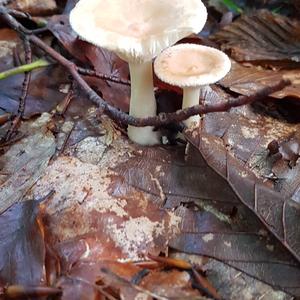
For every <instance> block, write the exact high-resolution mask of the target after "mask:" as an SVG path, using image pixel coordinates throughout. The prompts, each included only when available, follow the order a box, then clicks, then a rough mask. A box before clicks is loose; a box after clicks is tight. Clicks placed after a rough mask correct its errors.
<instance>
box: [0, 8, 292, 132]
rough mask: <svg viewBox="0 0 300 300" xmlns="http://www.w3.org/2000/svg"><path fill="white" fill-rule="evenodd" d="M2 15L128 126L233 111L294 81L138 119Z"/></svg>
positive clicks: (0, 10)
mask: <svg viewBox="0 0 300 300" xmlns="http://www.w3.org/2000/svg"><path fill="white" fill-rule="evenodd" d="M0 16H1V17H2V18H3V19H4V21H5V22H6V23H7V24H8V25H9V26H10V27H11V28H12V29H14V30H16V31H17V32H19V33H21V34H24V35H26V36H27V38H28V40H29V41H30V42H31V43H32V44H34V45H35V46H37V47H39V48H40V49H42V50H43V51H44V52H45V53H47V55H49V56H51V57H52V58H53V59H54V60H56V61H57V62H58V63H59V64H61V65H62V66H64V67H65V68H66V69H67V70H68V72H69V73H70V74H71V75H72V77H73V79H74V80H75V81H76V82H77V83H78V85H79V86H80V87H81V88H82V90H83V91H84V92H85V94H86V95H87V96H88V98H89V100H90V101H92V102H93V103H95V104H96V105H97V106H99V108H100V109H101V110H102V111H103V112H104V113H105V114H107V115H108V116H109V117H110V118H112V119H113V120H115V121H119V122H121V123H123V124H125V125H133V126H136V127H143V126H156V127H158V126H162V125H167V124H170V123H173V122H180V121H183V120H186V119H188V118H189V117H191V116H193V115H197V114H207V113H211V112H222V111H227V110H230V109H231V108H232V107H237V106H241V105H245V104H250V103H252V102H254V101H258V100H261V99H263V98H264V97H266V96H268V95H269V94H271V93H274V92H276V91H280V90H282V89H283V88H284V87H286V86H288V85H290V84H291V82H290V81H289V80H281V81H280V82H279V83H277V84H275V85H274V86H271V87H266V88H263V89H262V90H260V91H258V92H257V93H255V94H254V95H252V96H249V97H248V96H241V97H238V98H234V99H230V100H229V101H227V102H222V103H218V104H207V105H196V106H193V107H190V108H186V109H183V110H179V111H177V112H175V113H160V114H159V115H158V116H156V117H149V118H136V117H133V116H129V115H127V114H126V113H124V112H123V111H121V110H119V109H117V108H115V107H113V106H111V105H109V104H108V103H107V102H106V101H105V100H103V99H102V98H101V97H100V96H99V95H98V94H97V93H96V92H95V91H94V90H93V89H92V88H91V87H90V86H89V85H88V84H87V83H86V81H85V80H84V79H83V78H82V77H81V76H80V74H79V73H78V67H77V66H76V65H75V64H73V63H72V62H70V61H69V60H68V59H66V58H65V57H63V56H62V55H61V54H59V53H58V52H56V51H55V50H54V49H52V48H51V47H49V46H48V45H46V44H45V43H44V42H43V41H42V40H41V39H39V38H38V37H36V36H35V35H33V34H32V32H31V31H29V30H27V29H26V28H24V27H23V26H22V25H21V24H20V23H19V22H18V21H17V20H16V19H15V18H13V17H12V16H11V15H10V14H9V13H8V12H7V10H6V9H5V8H4V7H0Z"/></svg>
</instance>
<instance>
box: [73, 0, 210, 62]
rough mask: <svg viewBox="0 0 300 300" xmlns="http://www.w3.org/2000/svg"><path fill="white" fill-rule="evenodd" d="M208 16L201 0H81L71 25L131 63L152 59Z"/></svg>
mask: <svg viewBox="0 0 300 300" xmlns="http://www.w3.org/2000/svg"><path fill="white" fill-rule="evenodd" d="M206 19H207V11H206V7H205V6H204V4H203V3H202V1H200V0H127V1H126V0H80V1H79V2H78V3H77V4H76V6H75V8H74V9H73V10H72V11H71V13H70V24H71V26H72V28H73V30H74V31H75V32H76V33H77V34H78V35H79V36H80V38H81V39H83V40H85V41H88V42H90V43H92V44H94V45H96V46H99V47H103V48H106V49H108V50H111V51H114V52H116V53H117V54H118V55H119V56H120V57H122V58H124V59H125V60H127V61H131V62H143V61H150V60H152V58H154V57H155V56H156V55H157V54H158V53H160V52H161V51H162V50H163V49H165V48H167V47H169V46H170V45H173V44H174V43H176V42H177V41H179V40H180V39H182V38H184V37H186V36H188V35H190V34H191V33H198V32H200V31H201V30H202V28H203V27H204V25H205V22H206Z"/></svg>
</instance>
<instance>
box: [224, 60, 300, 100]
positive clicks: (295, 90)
mask: <svg viewBox="0 0 300 300" xmlns="http://www.w3.org/2000/svg"><path fill="white" fill-rule="evenodd" d="M297 74H299V69H296V70H274V71H272V70H266V69H262V68H261V67H255V66H248V67H246V66H243V65H241V64H239V63H237V62H234V61H232V68H231V70H230V72H229V73H228V74H227V75H226V77H225V78H224V79H222V80H221V81H220V84H221V85H222V86H224V87H226V88H229V89H230V90H231V91H233V92H235V93H238V94H241V95H247V96H249V95H252V94H255V92H257V91H259V90H260V89H262V88H264V87H267V86H271V85H272V84H274V82H279V81H280V80H282V79H283V77H284V76H293V75H297ZM270 96H271V97H274V98H278V99H283V98H285V97H295V98H300V85H299V84H294V85H290V86H288V87H285V88H284V89H282V90H281V91H279V92H276V93H273V94H271V95H270Z"/></svg>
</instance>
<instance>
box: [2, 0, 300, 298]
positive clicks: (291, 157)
mask: <svg viewBox="0 0 300 300" xmlns="http://www.w3.org/2000/svg"><path fill="white" fill-rule="evenodd" d="M70 2H72V1H69V4H70ZM71 5H72V3H71ZM40 14H43V13H40ZM46 14H47V13H46ZM263 17H264V15H263V14H262V17H261V16H260V17H259V18H263ZM270 18H272V17H270ZM65 20H67V18H66V17H64V16H53V17H51V20H50V22H49V23H48V28H49V29H50V31H51V32H52V33H53V34H54V35H55V36H56V38H57V39H58V40H59V41H60V43H61V44H60V46H63V47H64V48H66V49H67V50H68V51H69V54H71V55H72V56H74V57H76V59H77V60H78V61H79V62H80V63H84V64H86V63H88V64H89V65H90V66H91V68H93V69H95V70H96V71H97V72H99V73H103V74H108V75H110V76H117V77H119V78H120V79H128V69H127V66H126V65H125V64H124V63H122V62H121V61H119V59H118V58H117V57H112V55H111V54H110V53H105V52H104V51H103V50H101V49H100V50H99V49H96V48H95V47H94V46H90V45H88V44H86V43H82V42H80V41H78V40H76V39H75V38H74V36H72V33H71V32H70V30H69V29H68V24H67V23H66V22H65ZM236 22H237V23H238V22H240V21H239V19H238V20H237V21H235V22H234V23H236ZM276 22H277V23H278V22H279V21H278V20H277V19H276ZM234 23H233V24H234ZM229 26H231V25H229ZM232 26H234V25H232ZM237 26H240V25H237ZM293 26H295V25H294V23H293ZM264 32H265V31H264ZM265 34H267V35H268V34H269V33H268V32H267V33H265ZM245 40H246V41H247V39H245ZM223 44H224V42H222V45H223ZM79 45H80V46H79ZM224 45H225V44H224ZM256 47H261V45H259V46H256ZM291 47H293V45H291ZM78 49H81V50H82V51H79V52H78ZM235 51H236V53H243V52H242V51H240V49H235ZM253 52H255V51H254V50H253ZM82 53H85V54H86V56H83V55H82ZM262 53H263V52H262ZM274 55H275V54H274ZM276 55H277V54H276ZM287 55H289V53H287ZM233 56H234V55H233ZM96 57H101V60H100V62H99V63H98V62H97V60H96ZM234 57H235V56H234ZM235 58H236V59H238V56H237V57H235ZM247 59H248V58H247ZM274 59H275V60H276V61H277V60H278V57H275V58H274ZM263 60H265V59H263ZM292 60H293V58H292ZM95 62H97V63H96V64H95ZM267 64H269V65H271V64H270V63H269V62H268V63H267ZM264 66H265V65H264ZM54 68H55V69H56V68H57V67H56V66H54ZM254 68H255V69H254ZM280 68H281V69H282V70H281V71H279V72H278V71H277V72H275V71H274V70H275V69H273V70H267V69H263V67H262V69H259V68H256V67H254V66H249V65H248V66H247V67H245V66H242V65H238V64H237V63H235V67H234V69H233V71H232V72H231V74H230V75H229V80H228V81H227V82H226V81H225V82H221V86H223V87H226V88H229V89H230V90H232V91H233V92H235V93H239V94H249V93H252V92H253V91H256V90H258V89H259V88H261V78H266V76H267V77H268V78H266V81H265V82H263V84H264V85H269V83H270V81H268V80H269V77H270V78H273V79H272V81H274V80H275V79H276V80H277V78H280V76H283V75H285V74H286V73H288V72H297V71H295V70H292V71H290V70H283V68H284V67H283V64H282V65H281V67H280ZM244 69H245V70H244ZM57 70H58V69H57ZM254 70H256V71H254ZM253 71H254V74H255V76H253V77H251V74H250V73H251V72H253ZM43 72H44V71H43ZM43 72H42V74H39V73H36V72H34V73H36V76H37V80H43V79H44V78H45V77H44V76H45V75H44V74H43ZM58 72H59V70H58ZM234 72H235V73H234ZM242 72H244V74H245V75H244V76H243V77H242V79H243V80H242V84H244V86H243V85H240V86H239V84H240V83H241V81H238V79H239V78H238V77H239V75H238V74H241V73H242ZM247 72H248V73H247ZM271 72H272V73H271ZM281 72H282V73H281ZM277 73H279V75H277ZM232 74H234V75H232ZM230 76H231V77H230ZM272 76H275V77H272ZM276 76H279V77H276ZM54 77H55V78H57V77H56V76H54ZM20 78H21V76H20ZM62 78H63V77H62ZM274 78H275V79H274ZM226 79H227V78H226ZM61 81H62V79H61V78H60V77H58V80H57V82H58V85H59V84H60V83H61ZM63 81H64V84H65V82H66V80H65V79H64V80H63ZM67 82H68V83H69V82H70V81H69V80H67ZM99 82H101V84H99ZM89 83H90V84H91V85H97V86H98V87H97V90H98V92H99V93H101V94H102V95H103V97H104V98H105V99H107V100H108V101H111V103H113V104H115V105H116V106H118V107H121V108H122V109H124V110H127V108H128V95H129V94H128V91H129V88H128V86H127V87H126V86H125V87H124V86H121V85H120V84H118V83H108V82H107V81H105V80H102V79H101V80H100V79H97V80H96V79H95V78H90V81H89ZM12 84H15V86H16V87H17V86H20V83H18V82H14V81H12ZM32 85H33V86H35V84H32ZM58 85H57V86H55V87H54V86H53V87H51V89H52V88H53V92H56V91H58V89H59V88H58ZM117 86H118V88H117ZM39 89H40V91H43V90H44V87H42V88H41V87H39ZM288 89H289V88H287V91H285V90H284V91H281V92H280V93H281V94H280V95H273V96H274V97H277V98H287V97H291V98H298V87H297V86H292V87H291V89H292V90H288ZM213 91H214V92H215V93H212V92H210V91H209V90H208V92H207V91H206V92H205V98H206V101H216V99H217V100H218V99H220V98H221V99H222V101H224V99H226V98H228V97H229V95H228V94H227V93H226V92H224V91H223V90H221V89H220V88H219V87H213ZM249 91H251V92H249ZM16 95H17V93H16ZM60 96H62V97H61V98H60ZM36 98H37V99H38V100H39V99H41V96H40V95H39V94H38V95H37V97H36ZM62 98H63V95H62V94H60V95H58V97H57V99H58V101H57V100H56V102H55V101H54V102H53V100H52V99H51V101H44V102H43V103H44V104H46V105H49V106H48V107H47V108H46V107H44V106H43V107H42V108H41V109H40V110H39V109H37V108H36V107H34V106H32V105H31V104H30V101H29V104H28V106H27V109H28V107H29V108H30V107H31V108H32V112H31V113H29V115H28V116H29V117H30V116H32V115H34V114H39V113H40V112H43V111H50V110H51V109H53V108H54V107H55V106H56V105H57V103H59V102H60V101H61V100H62ZM15 99H17V96H16V97H15ZM84 101H85V99H83V98H82V96H81V95H80V94H79V93H78V91H77V90H75V97H74V99H73V100H72V101H71V106H70V108H69V109H68V110H67V112H66V114H65V115H64V116H62V117H58V116H57V115H55V114H52V115H47V114H43V115H42V118H41V119H37V120H33V121H32V120H30V121H27V122H24V124H23V125H22V126H24V127H21V128H20V133H21V135H20V137H19V140H18V141H17V142H16V143H15V144H13V145H11V146H10V145H7V146H6V148H4V152H5V154H4V156H2V158H3V162H2V164H1V172H2V173H3V174H2V175H1V176H3V177H2V178H3V179H4V185H1V189H2V192H3V190H4V192H3V193H6V194H5V196H4V198H5V199H6V201H5V202H4V206H3V208H2V211H4V212H3V213H2V214H1V216H0V222H1V221H2V222H3V223H5V224H8V221H7V220H8V219H9V218H11V216H12V215H15V216H18V218H19V220H18V222H15V223H13V225H12V226H11V227H12V228H11V230H12V233H13V234H12V235H11V242H8V243H1V246H3V247H4V248H2V249H4V250H3V252H5V251H7V250H6V249H9V247H10V245H12V244H15V245H18V247H23V246H22V245H23V244H24V243H25V244H26V238H27V237H28V236H30V235H31V234H32V232H31V230H32V228H33V227H34V226H36V223H37V220H39V222H38V224H39V226H36V227H35V229H36V230H37V229H38V228H40V229H41V228H43V232H44V235H43V234H41V232H42V231H41V230H40V231H39V230H37V232H36V233H34V234H33V235H34V238H35V239H34V240H33V241H38V242H35V243H31V244H30V245H31V247H32V251H36V253H37V255H35V256H34V257H30V253H28V254H27V252H24V253H23V254H24V260H22V261H21V262H19V261H16V263H15V269H20V270H21V269H23V268H28V265H26V266H25V264H26V263H28V262H29V264H30V268H35V269H34V271H33V272H34V277H28V278H26V279H28V281H26V280H23V281H22V279H21V280H19V279H18V277H14V276H15V275H13V274H11V273H6V276H3V277H1V280H2V284H3V285H7V284H16V283H21V284H24V285H39V284H41V285H49V284H50V285H53V286H55V287H60V288H61V289H62V290H63V296H62V298H63V299H82V298H83V297H86V298H87V299H95V298H96V297H101V298H102V297H108V298H109V297H115V298H118V297H119V296H120V297H122V298H123V299H134V298H135V299H151V298H157V299H166V298H168V297H171V298H173V297H174V296H175V297H178V298H180V299H184V298H185V297H187V298H188V299H192V298H195V299H201V293H200V292H199V289H196V288H195V287H196V286H195V284H193V282H194V280H195V277H194V276H193V275H192V273H191V272H189V271H188V270H187V271H186V270H185V271H182V270H181V271H178V270H176V268H175V269H174V266H172V267H171V270H167V269H165V266H164V267H162V266H160V267H156V268H155V269H154V270H151V269H147V268H145V267H139V266H138V264H135V263H134V262H135V261H140V260H142V261H143V260H146V261H148V258H147V254H148V253H151V254H152V255H159V254H164V255H166V256H169V255H172V252H173V251H174V249H176V250H179V251H183V252H185V253H193V254H198V255H200V256H203V255H204V256H208V257H211V258H212V259H210V260H209V263H208V259H207V258H206V259H203V260H201V257H199V256H198V257H197V259H198V262H199V261H201V263H200V267H201V268H207V270H212V272H217V274H218V273H221V274H223V275H224V276H223V278H221V279H219V280H217V279H216V278H214V276H209V279H210V280H211V281H212V282H213V284H214V285H217V286H218V287H219V289H220V290H222V283H223V284H224V282H226V279H225V277H226V276H225V274H234V273H233V272H236V271H234V270H233V269H231V268H229V267H227V266H225V265H223V264H221V263H220V262H217V261H216V260H219V261H222V262H224V263H226V264H227V265H229V266H231V267H234V268H235V269H237V270H240V271H242V272H243V274H242V276H243V278H244V280H245V281H246V282H247V283H248V284H246V286H243V285H242V284H241V282H239V283H238V284H236V290H238V289H241V292H240V294H238V295H239V296H240V295H241V294H243V295H246V294H247V293H248V296H249V294H250V295H251V296H250V298H251V297H252V298H254V297H265V299H268V297H269V296H270V295H271V296H270V297H271V298H270V299H275V297H278V299H290V297H289V296H288V295H286V294H284V293H281V292H276V291H274V290H272V289H271V288H270V287H269V286H267V285H263V284H262V283H259V282H258V281H255V280H254V279H251V280H252V281H251V280H250V278H249V277H248V276H247V275H250V276H251V277H254V278H256V279H258V280H261V281H263V282H265V283H267V284H269V285H271V286H272V287H273V288H275V289H280V290H283V291H285V292H287V293H288V294H290V295H294V296H296V297H298V296H299V293H300V283H299V278H300V276H299V262H298V261H297V260H296V259H295V258H297V257H298V255H299V247H298V244H299V243H298V239H299V232H300V230H299V228H298V227H297V221H296V220H297V219H299V216H298V215H297V214H298V212H299V207H298V203H296V202H295V201H297V199H298V193H297V192H298V182H297V180H296V178H297V176H296V174H297V172H298V171H297V170H298V169H297V159H298V155H299V148H298V146H297V145H298V137H297V134H296V132H297V125H295V124H289V123H288V122H286V121H283V120H282V119H278V120H275V119H274V117H272V116H265V115H259V114H257V108H256V110H255V107H252V108H251V109H249V108H248V110H247V109H245V108H242V109H237V110H234V111H233V112H230V113H219V114H210V115H207V116H205V117H204V119H203V122H202V124H201V127H200V129H199V130H198V131H197V130H196V131H195V132H192V133H187V134H186V137H187V139H188V140H189V141H190V143H191V144H188V145H187V146H186V147H185V146H176V147H174V146H173V147H172V146H167V147H162V146H161V147H156V148H148V149H146V148H142V147H138V146H136V145H133V144H132V143H130V142H128V140H127V138H126V137H124V136H123V135H122V134H121V132H120V131H119V130H118V129H120V128H119V127H118V126H117V125H116V124H112V122H110V121H107V118H106V117H104V116H101V114H99V112H97V111H96V110H95V109H93V108H92V106H90V105H88V108H85V109H84V110H83V109H82V108H83V107H84V106H85V105H84V103H85V102H84ZM3 103H6V102H5V101H3ZM44 104H43V105H44ZM85 104H86V103H85ZM3 108H4V110H7V111H11V112H13V111H14V110H13V109H11V108H8V107H3ZM14 109H15V108H14ZM78 116H80V117H78ZM43 119H46V121H44V123H43V122H42V123H40V122H41V120H43ZM83 119H84V120H83ZM274 123H275V124H276V125H275V126H274ZM28 124H31V125H28ZM237 124H238V126H236V125H237ZM266 125H267V127H266ZM39 126H40V127H39ZM268 126H269V127H268ZM96 127H97V129H95V128H96ZM36 128H38V129H36ZM39 130H40V133H41V135H39ZM51 131H52V132H51ZM23 132H24V134H25V137H23V136H22V133H23ZM274 140H275V141H277V142H278V153H279V154H280V155H281V156H280V157H279V156H277V158H276V159H275V158H274V157H272V155H273V154H272V155H270V148H268V146H269V144H270V143H271V142H272V141H274ZM47 143H48V145H49V147H48V146H47V147H46V148H47V149H45V148H43V146H44V145H45V144H47ZM50 145H51V146H50ZM26 147H30V148H32V149H34V150H35V151H32V153H30V155H28V154H27V153H26V155H28V157H26V158H25V160H24V161H20V162H19V161H18V160H16V161H14V160H13V157H15V153H17V151H22V150H20V149H26ZM55 147H56V149H55ZM275 148H276V147H275ZM45 150H46V151H45ZM50 150H51V151H50ZM25 152H26V151H25ZM55 152H56V155H54V154H55ZM275 152H276V151H275ZM275 154H277V152H276V153H275ZM22 155H23V154H22ZM278 157H279V159H278ZM7 158H9V160H8V159H7ZM23 158H24V157H23ZM23 158H22V159H23ZM51 158H52V159H51ZM259 158H260V159H259ZM40 159H41V160H40ZM37 160H38V161H39V164H36V161H37ZM14 169H16V170H17V172H16V173H15V172H8V171H11V170H14ZM32 174H34V175H32ZM282 177H284V180H280V179H282ZM18 178H20V179H18ZM24 178H25V180H24ZM7 179H8V180H7ZM15 180H16V182H17V183H18V182H20V180H24V182H25V184H24V185H21V186H20V187H18V188H17V189H15V186H14V185H13V183H14V182H15ZM18 180H19V181H18ZM207 182H213V184H214V189H212V188H211V186H210V185H208V184H207ZM53 188H54V190H55V191H54V193H53V195H51V197H49V198H48V199H46V200H45V201H43V202H42V203H41V204H40V207H39V209H37V207H36V206H34V207H33V203H34V204H35V205H37V203H36V202H32V201H31V200H30V199H41V198H44V197H45V196H47V195H48V194H49V191H51V190H53ZM274 190H275V191H277V192H280V193H281V194H279V193H277V192H274ZM7 191H10V192H9V197H8V198H7V197H6V195H7V193H8V192H7ZM254 191H255V193H254ZM3 195H4V194H3ZM25 195H26V196H25ZM290 197H291V198H292V199H293V200H289V199H288V198H290ZM1 198H2V197H1ZM21 200H27V201H25V202H21V203H20V204H15V205H14V206H11V205H12V204H13V203H15V202H18V201H21ZM8 207H11V208H10V209H9V210H7V208H8ZM27 211H29V212H30V214H31V217H28V213H27ZM7 216H8V218H7ZM282 216H283V218H282ZM1 218H2V219H1ZM24 219H26V220H25V221H28V222H31V223H30V224H29V225H28V226H25V227H24V228H22V229H23V231H21V232H22V236H23V238H22V239H16V238H15V236H17V235H16V234H15V233H17V232H18V224H19V223H20V222H24ZM25 224H27V223H26V222H25ZM295 225H296V226H295ZM41 226H42V227H41ZM266 228H268V229H269V232H268V231H266ZM3 232H5V230H3ZM271 233H273V234H275V236H276V237H277V239H276V238H274V236H273V235H272V234H271ZM41 238H42V239H43V241H41ZM28 239H30V238H28ZM280 242H281V243H280ZM43 243H45V245H44V244H43ZM5 247H6V248H5ZM44 247H45V248H44ZM30 249H31V248H30ZM45 249H46V251H45ZM1 251H2V250H1ZM29 252H30V251H29ZM291 254H293V255H291ZM12 256H13V257H15V256H16V254H15V253H14V252H13V253H12ZM27 258H31V260H30V259H27ZM187 259H188V258H187ZM214 259H216V260H214ZM5 263H7V262H5ZM49 264H51V266H52V267H49ZM2 265H3V266H5V268H7V267H10V265H9V264H8V265H5V264H2ZM30 268H29V269H27V270H30ZM210 268H212V269H210ZM226 268H227V269H226ZM225 269H226V271H225ZM41 270H43V271H45V272H46V273H45V274H44V273H41ZM7 274H9V275H7ZM239 274H240V273H239ZM246 274H247V275H246ZM283 274H284V275H283ZM20 275H21V274H20ZM17 276H19V275H18V274H17ZM232 276H237V273H235V275H232ZM239 276H240V275H239ZM20 278H21V277H20ZM49 278H52V279H51V280H49ZM227 280H228V279H227ZM250 282H251V284H250ZM259 284H260V285H259ZM253 286H256V287H258V286H259V288H253ZM250 287H252V290H251V288H250ZM198 288H199V287H198ZM200 290H201V289H200ZM236 290H235V291H236ZM202 292H203V291H202ZM222 292H223V293H224V294H222V296H223V295H230V297H231V298H232V299H239V298H238V295H234V291H231V292H229V290H228V289H223V290H222ZM230 293H231V294H230ZM267 294H268V295H267ZM266 295H267V296H266ZM103 299H104V298H103Z"/></svg>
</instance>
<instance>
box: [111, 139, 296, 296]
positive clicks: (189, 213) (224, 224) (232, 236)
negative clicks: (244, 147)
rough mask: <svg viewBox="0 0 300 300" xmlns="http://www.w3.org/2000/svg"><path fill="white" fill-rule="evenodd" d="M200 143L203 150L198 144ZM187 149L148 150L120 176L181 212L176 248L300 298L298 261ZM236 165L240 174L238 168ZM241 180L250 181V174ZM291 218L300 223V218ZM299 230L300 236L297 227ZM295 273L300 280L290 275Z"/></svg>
mask: <svg viewBox="0 0 300 300" xmlns="http://www.w3.org/2000/svg"><path fill="white" fill-rule="evenodd" d="M203 138H204V140H205V137H203ZM194 141H195V144H196V145H198V144H197V141H198V140H197V141H196V140H195V139H194ZM218 147H220V145H219V144H214V145H212V146H211V147H210V148H209V149H210V150H211V152H210V156H208V155H207V156H206V158H207V159H208V161H210V160H214V159H216V158H214V157H215V155H218V151H217V149H218ZM184 150H185V149H184V148H182V149H174V148H170V149H161V148H160V149H158V148H155V149H144V150H143V151H142V152H140V153H136V155H135V156H133V157H132V158H131V159H130V160H128V161H126V163H124V164H121V165H118V166H117V167H115V168H114V171H116V172H118V173H119V174H120V175H122V176H123V177H124V180H125V181H126V182H127V184H129V185H131V186H133V187H135V188H136V189H139V190H141V191H147V192H148V193H149V194H150V195H151V197H152V198H153V199H154V200H156V201H157V202H159V203H161V204H162V205H163V204H164V203H165V206H164V207H168V208H177V209H176V210H175V212H176V214H177V215H178V216H180V217H181V219H182V222H181V226H180V233H179V234H177V235H176V237H174V238H173V239H172V241H171V242H170V245H171V246H172V247H174V248H176V249H178V250H181V251H184V252H189V253H197V254H202V255H207V256H211V257H215V258H217V259H219V260H222V261H226V263H228V264H230V265H232V266H234V267H236V268H238V269H240V270H242V271H243V272H245V273H247V274H249V275H251V276H253V277H255V278H258V279H260V280H262V281H264V282H266V283H269V284H271V285H272V286H277V287H280V288H281V289H284V290H285V291H288V292H289V293H292V294H295V295H298V294H299V292H300V290H299V287H300V282H299V278H300V273H299V264H298V263H297V261H296V260H295V259H294V258H293V257H292V256H291V255H290V254H289V253H288V251H287V250H286V249H285V248H284V247H283V246H282V245H281V244H280V243H279V242H278V241H277V240H276V239H274V238H272V236H271V235H269V234H268V233H267V231H266V229H264V226H263V225H262V224H261V223H260V222H259V221H258V220H257V219H256V217H255V216H254V214H252V213H251V212H250V211H249V210H248V209H246V208H245V206H244V205H242V202H241V201H240V200H239V198H238V196H237V195H236V193H235V190H233V189H232V188H231V187H230V185H229V184H228V183H227V182H226V180H225V179H223V178H222V177H221V176H220V175H218V173H216V172H215V171H213V170H212V169H211V168H210V167H209V166H208V165H207V163H206V162H205V161H204V159H203V158H202V157H201V155H200V154H199V153H198V154H197V150H195V149H194V150H193V151H191V150H192V149H190V150H189V151H188V153H189V152H190V153H189V155H188V156H186V158H185V159H184ZM149 162H151V163H149ZM154 162H155V163H154ZM217 163H218V167H220V168H221V167H222V166H223V164H224V162H223V161H222V159H219V160H218V161H217ZM230 166H232V168H233V169H236V168H235V165H233V164H231V165H230ZM238 170H239V169H238ZM245 175H247V174H245ZM249 176H250V175H249ZM240 178H241V180H244V179H245V176H244V173H242V176H241V177H240ZM250 178H255V176H254V175H252V177H251V176H250ZM208 182H209V183H211V184H207V183H208ZM243 188H244V189H245V187H243ZM248 193H250V192H248ZM271 193H272V191H271ZM250 195H251V194H250ZM274 201H276V200H275V199H274ZM289 204H290V202H289ZM272 205H274V203H272ZM183 206H186V208H185V207H183ZM235 211H237V212H236V213H235V214H236V215H235V214H234V212H235ZM262 211H263V209H261V210H260V213H261V212H262ZM291 213H292V212H291ZM294 213H297V210H295V211H294ZM234 215H235V216H234ZM233 216H234V217H233ZM291 217H292V218H293V220H294V222H295V220H296V218H297V216H291ZM293 229H295V233H297V232H299V230H298V229H297V228H292V227H291V230H293ZM294 238H296V237H293V238H292V237H291V239H289V240H288V242H289V243H290V246H291V247H293V246H296V247H297V243H295V244H294V241H295V240H294ZM277 268H278V269H277ZM279 269H280V270H281V275H282V274H283V273H282V272H285V274H287V275H286V276H277V275H275V274H278V270H279ZM276 270H277V271H276ZM273 271H274V275H272V274H273ZM291 273H292V274H293V275H295V276H290V275H288V274H291ZM284 278H288V279H287V280H285V279H284Z"/></svg>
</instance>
